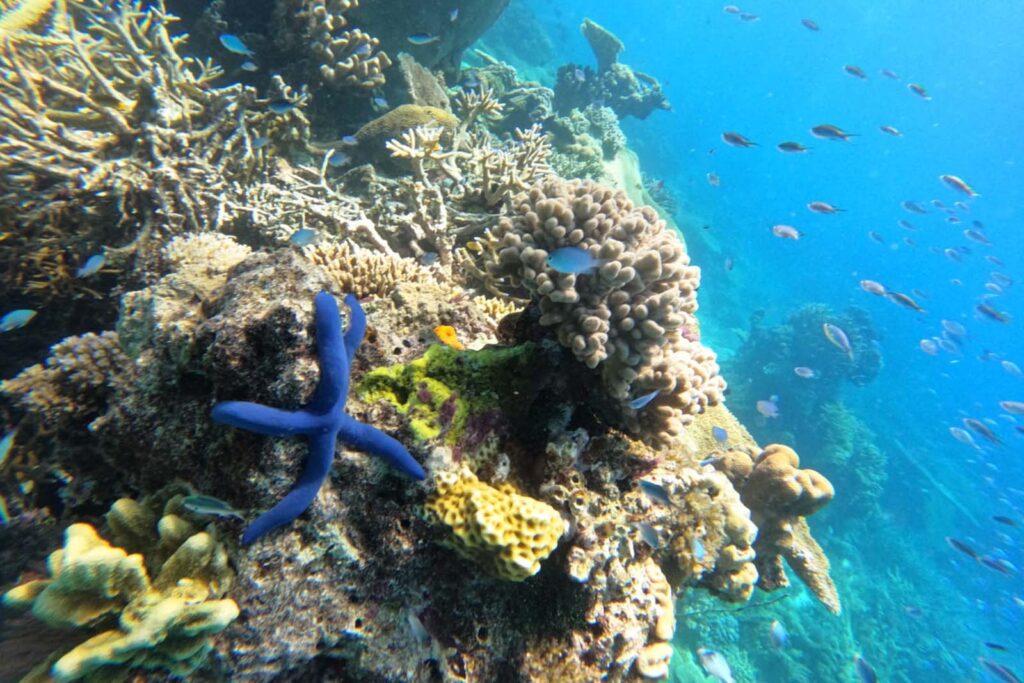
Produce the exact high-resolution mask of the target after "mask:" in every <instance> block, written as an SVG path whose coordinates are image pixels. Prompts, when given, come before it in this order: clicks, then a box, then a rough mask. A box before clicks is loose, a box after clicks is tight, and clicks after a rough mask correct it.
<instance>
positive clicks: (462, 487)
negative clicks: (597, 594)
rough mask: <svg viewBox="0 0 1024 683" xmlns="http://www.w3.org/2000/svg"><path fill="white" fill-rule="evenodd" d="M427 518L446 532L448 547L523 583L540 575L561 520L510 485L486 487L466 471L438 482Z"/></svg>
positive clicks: (562, 529) (561, 528) (559, 531)
mask: <svg viewBox="0 0 1024 683" xmlns="http://www.w3.org/2000/svg"><path fill="white" fill-rule="evenodd" d="M426 509H427V513H428V518H429V519H431V521H434V522H438V523H441V524H444V525H446V526H448V527H450V528H451V533H452V535H451V539H450V541H449V542H448V543H447V545H449V546H451V547H452V548H453V549H454V550H455V551H456V552H458V553H459V554H460V555H462V556H463V557H465V558H467V559H471V560H475V561H477V562H479V563H481V564H483V565H484V566H486V567H488V568H489V569H490V570H492V571H493V572H494V573H495V574H496V575H497V576H498V577H500V578H503V579H507V580H509V581H522V580H524V579H527V578H529V577H531V576H533V575H534V574H536V573H537V572H538V571H540V563H541V560H543V559H544V558H546V557H547V556H548V555H550V554H551V552H552V551H553V550H554V549H555V546H557V545H558V539H559V538H561V536H562V534H563V533H564V532H565V520H563V519H562V517H561V515H559V514H558V510H556V509H555V508H553V507H551V506H550V505H548V504H547V503H544V502H542V501H539V500H535V499H533V498H529V497H528V496H524V495H522V494H520V493H518V492H517V491H516V489H515V488H514V487H512V486H511V485H509V484H502V485H500V486H499V487H498V488H495V487H493V486H490V485H489V484H485V483H484V482H482V481H480V480H479V479H477V478H476V476H475V475H474V474H473V473H472V472H470V471H469V470H465V469H464V470H462V471H461V472H459V473H458V474H455V473H452V472H445V473H442V474H440V475H438V477H437V492H436V493H435V494H434V495H432V496H431V497H430V498H429V500H428V501H427V504H426Z"/></svg>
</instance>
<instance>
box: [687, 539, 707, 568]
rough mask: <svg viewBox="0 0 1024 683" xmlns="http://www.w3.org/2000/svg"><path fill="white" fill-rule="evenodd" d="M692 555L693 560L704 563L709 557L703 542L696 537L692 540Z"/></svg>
mask: <svg viewBox="0 0 1024 683" xmlns="http://www.w3.org/2000/svg"><path fill="white" fill-rule="evenodd" d="M690 553H691V554H692V555H693V559H695V560H697V561H698V562H703V561H704V558H705V557H707V551H706V550H705V549H704V543H703V541H701V540H700V539H699V538H697V537H696V536H694V537H693V538H691V539H690Z"/></svg>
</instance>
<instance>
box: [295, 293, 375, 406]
mask: <svg viewBox="0 0 1024 683" xmlns="http://www.w3.org/2000/svg"><path fill="white" fill-rule="evenodd" d="M313 308H314V311H315V312H314V319H315V321H316V348H317V355H318V356H319V358H320V382H319V383H318V384H317V385H316V390H315V391H314V392H313V399H312V400H311V401H310V402H309V406H308V410H309V411H310V412H313V413H326V412H327V411H329V410H331V408H333V407H334V406H336V405H338V404H341V405H344V404H345V401H346V399H347V398H348V364H349V359H350V358H351V354H350V353H348V351H347V350H346V348H345V343H346V342H347V341H348V339H347V335H346V336H342V334H341V313H340V312H339V311H338V302H337V301H335V299H334V297H333V296H331V295H330V294H328V293H327V292H320V293H319V294H317V295H316V298H315V299H314V300H313ZM364 326H365V319H364ZM353 352H354V349H353Z"/></svg>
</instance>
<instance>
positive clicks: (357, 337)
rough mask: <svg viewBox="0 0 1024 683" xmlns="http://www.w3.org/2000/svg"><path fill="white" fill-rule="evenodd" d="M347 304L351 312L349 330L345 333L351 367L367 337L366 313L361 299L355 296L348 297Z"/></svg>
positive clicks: (346, 350) (346, 298) (346, 348)
mask: <svg viewBox="0 0 1024 683" xmlns="http://www.w3.org/2000/svg"><path fill="white" fill-rule="evenodd" d="M345 303H346V304H348V310H349V321H348V330H347V331H346V332H345V352H346V353H348V362H349V364H350V365H351V364H352V359H353V358H355V355H356V349H358V348H359V345H360V344H362V343H363V337H365V336H366V313H364V312H363V307H362V306H361V305H360V304H359V299H357V298H356V295H355V294H349V295H347V296H346V297H345Z"/></svg>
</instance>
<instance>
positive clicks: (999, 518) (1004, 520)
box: [4, 437, 1017, 526]
mask: <svg viewBox="0 0 1024 683" xmlns="http://www.w3.org/2000/svg"><path fill="white" fill-rule="evenodd" d="M4 438H7V437H4ZM992 519H994V520H995V521H997V522H999V523H1000V524H1005V525H1006V526H1017V522H1016V521H1014V520H1013V519H1012V518H1010V517H1007V516H1006V515H992Z"/></svg>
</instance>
